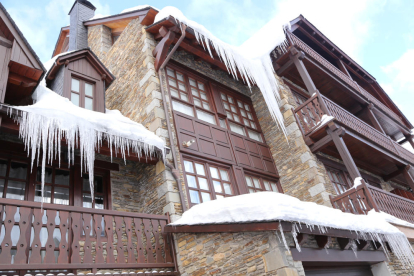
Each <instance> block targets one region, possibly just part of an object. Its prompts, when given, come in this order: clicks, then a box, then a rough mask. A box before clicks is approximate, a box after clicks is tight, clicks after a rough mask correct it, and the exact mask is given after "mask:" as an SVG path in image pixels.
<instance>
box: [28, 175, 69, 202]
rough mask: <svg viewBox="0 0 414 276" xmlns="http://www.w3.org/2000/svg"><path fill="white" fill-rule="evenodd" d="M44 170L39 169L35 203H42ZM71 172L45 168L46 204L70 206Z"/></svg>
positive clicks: (44, 199)
mask: <svg viewBox="0 0 414 276" xmlns="http://www.w3.org/2000/svg"><path fill="white" fill-rule="evenodd" d="M41 182H42V168H41V167H38V168H37V175H36V185H35V195H34V201H36V202H42V189H41ZM70 195H71V189H70V171H68V170H62V169H58V168H55V167H53V168H50V167H49V168H45V189H44V197H43V202H44V203H54V204H62V205H70V203H69V200H70Z"/></svg>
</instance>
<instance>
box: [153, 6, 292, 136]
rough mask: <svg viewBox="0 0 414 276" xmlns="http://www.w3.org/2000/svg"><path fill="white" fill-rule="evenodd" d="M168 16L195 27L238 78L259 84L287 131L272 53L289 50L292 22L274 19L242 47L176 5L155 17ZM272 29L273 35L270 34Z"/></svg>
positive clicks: (201, 40) (198, 36) (200, 38)
mask: <svg viewBox="0 0 414 276" xmlns="http://www.w3.org/2000/svg"><path fill="white" fill-rule="evenodd" d="M168 16H172V17H174V18H175V20H177V22H181V23H183V24H185V25H187V26H188V27H190V28H192V29H193V30H194V33H195V36H196V39H197V41H198V42H199V43H200V44H201V45H202V46H203V47H204V48H205V49H206V50H207V51H208V52H209V54H210V56H211V57H213V55H212V53H211V47H213V48H214V49H215V50H216V52H217V54H218V56H219V58H220V59H221V60H222V61H223V63H224V64H225V65H226V67H227V70H228V71H229V73H230V74H231V75H232V76H233V77H234V78H235V79H237V72H240V75H241V76H242V78H243V80H244V81H245V82H246V83H247V85H248V86H249V87H250V88H251V87H252V86H253V85H255V84H256V85H257V86H258V88H259V89H260V91H261V92H262V94H263V98H264V100H265V102H266V104H267V107H268V108H269V111H270V114H271V115H272V117H273V119H274V120H275V121H276V122H278V125H279V126H280V128H281V129H282V130H283V132H284V133H285V134H286V130H285V127H284V123H283V115H282V113H281V112H280V109H279V104H278V102H279V101H280V95H279V83H278V81H277V79H276V78H275V71H274V69H273V65H272V61H271V57H270V54H271V52H272V51H273V50H274V49H275V48H276V47H279V49H281V50H283V51H284V50H286V45H287V44H286V37H285V33H284V29H285V28H286V27H289V24H288V23H287V24H285V23H283V22H280V21H278V20H277V19H274V20H271V21H270V22H269V23H268V24H266V25H265V26H264V27H263V28H262V29H261V30H259V32H257V33H256V34H255V35H254V36H253V37H252V38H251V39H248V40H247V41H246V42H245V43H243V45H241V46H240V47H235V46H232V45H229V44H227V43H225V42H223V41H221V40H220V39H218V38H217V37H215V36H214V35H213V34H212V33H211V32H210V31H208V30H207V29H206V28H205V27H204V26H202V25H200V24H198V23H197V22H195V21H192V20H190V19H188V18H186V17H185V16H184V14H183V13H182V12H181V11H180V10H179V9H177V8H175V7H170V6H169V7H165V8H163V9H162V10H161V11H160V12H159V13H158V14H157V15H156V17H155V22H158V21H160V20H163V19H164V18H167V17H168ZM269 32H270V33H271V35H270V36H269V35H268V34H269Z"/></svg>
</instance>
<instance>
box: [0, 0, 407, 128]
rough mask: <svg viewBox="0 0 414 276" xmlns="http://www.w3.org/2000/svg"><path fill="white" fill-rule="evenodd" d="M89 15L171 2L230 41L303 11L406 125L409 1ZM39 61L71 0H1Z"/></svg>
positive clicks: (106, 6)
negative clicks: (365, 73) (148, 9)
mask: <svg viewBox="0 0 414 276" xmlns="http://www.w3.org/2000/svg"><path fill="white" fill-rule="evenodd" d="M90 1H91V2H92V3H93V4H94V5H95V6H96V7H97V10H96V14H103V15H113V14H117V13H119V12H121V11H122V10H123V9H127V8H131V7H134V6H138V5H143V4H149V5H152V6H154V7H156V8H158V9H162V8H163V7H165V6H171V5H172V6H175V7H177V8H179V9H180V10H181V11H182V12H183V13H184V15H186V16H187V17H188V18H189V19H192V20H194V21H197V22H198V23H200V24H202V25H204V26H205V27H206V28H207V29H209V30H210V31H211V32H212V33H213V34H214V35H215V36H217V37H218V38H220V39H222V40H224V41H225V42H227V43H230V44H232V45H235V46H238V45H240V44H242V43H243V42H244V41H245V40H246V39H248V38H249V37H250V36H251V35H252V34H254V33H255V32H256V31H257V30H259V29H260V28H261V27H262V26H263V25H264V24H265V23H267V22H268V21H269V20H270V19H271V18H273V17H281V18H283V19H284V20H286V21H289V20H292V19H294V18H296V17H297V16H298V15H299V14H302V15H303V16H305V17H306V18H307V19H308V20H309V21H310V22H312V23H313V24H314V25H315V26H316V27H317V28H318V29H319V30H320V31H321V32H322V33H324V34H325V35H326V36H327V37H328V38H329V39H330V40H331V41H333V42H334V43H335V44H336V45H337V46H338V47H340V48H341V49H342V50H343V51H345V52H346V53H347V54H348V55H349V56H351V57H352V58H353V59H354V60H355V61H357V62H358V63H359V64H360V65H361V66H363V67H364V68H365V69H366V70H367V71H368V72H369V73H370V74H371V75H373V76H374V77H375V78H376V79H377V81H378V82H379V83H380V84H381V85H382V87H383V88H384V89H385V91H386V92H387V93H388V94H389V95H390V97H391V98H392V99H393V100H394V102H395V103H396V104H397V105H398V107H399V108H400V109H401V110H402V111H403V113H404V114H405V115H406V116H407V118H408V119H409V120H410V121H411V122H412V123H413V124H414V70H413V69H412V64H414V16H413V14H414V1H413V0H346V1H342V0H335V1H333V0H260V1H259V0H255V1H253V0H205V1H204V0H185V1H180V0H176V1H166V0H139V1H137V0H116V1H114V0H90ZM1 2H2V4H3V5H4V6H5V7H6V9H7V10H8V12H9V13H10V14H11V16H12V17H13V19H14V20H15V21H16V23H17V25H18V26H19V28H20V29H21V31H22V32H23V34H24V35H25V37H26V38H27V40H28V41H29V43H30V44H31V46H32V47H33V48H34V50H35V51H36V53H37V54H38V55H39V57H40V59H41V60H42V61H43V62H45V61H47V60H49V59H50V58H51V55H52V52H53V49H54V46H55V43H56V40H57V38H58V35H59V31H60V28H61V27H62V26H66V25H68V24H69V16H68V12H69V10H70V8H71V6H72V4H73V2H74V1H73V0H37V1H33V0H1Z"/></svg>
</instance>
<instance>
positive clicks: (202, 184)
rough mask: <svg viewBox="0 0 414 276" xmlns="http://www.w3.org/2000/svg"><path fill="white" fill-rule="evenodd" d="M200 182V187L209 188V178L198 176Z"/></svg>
mask: <svg viewBox="0 0 414 276" xmlns="http://www.w3.org/2000/svg"><path fill="white" fill-rule="evenodd" d="M198 184H200V189H203V190H209V188H208V184H207V179H205V178H202V177H199V178H198Z"/></svg>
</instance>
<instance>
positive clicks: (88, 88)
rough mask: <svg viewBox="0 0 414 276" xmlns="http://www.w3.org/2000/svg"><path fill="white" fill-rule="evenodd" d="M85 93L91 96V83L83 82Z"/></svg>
mask: <svg viewBox="0 0 414 276" xmlns="http://www.w3.org/2000/svg"><path fill="white" fill-rule="evenodd" d="M85 95H86V96H89V97H92V98H93V85H92V84H89V83H85Z"/></svg>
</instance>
